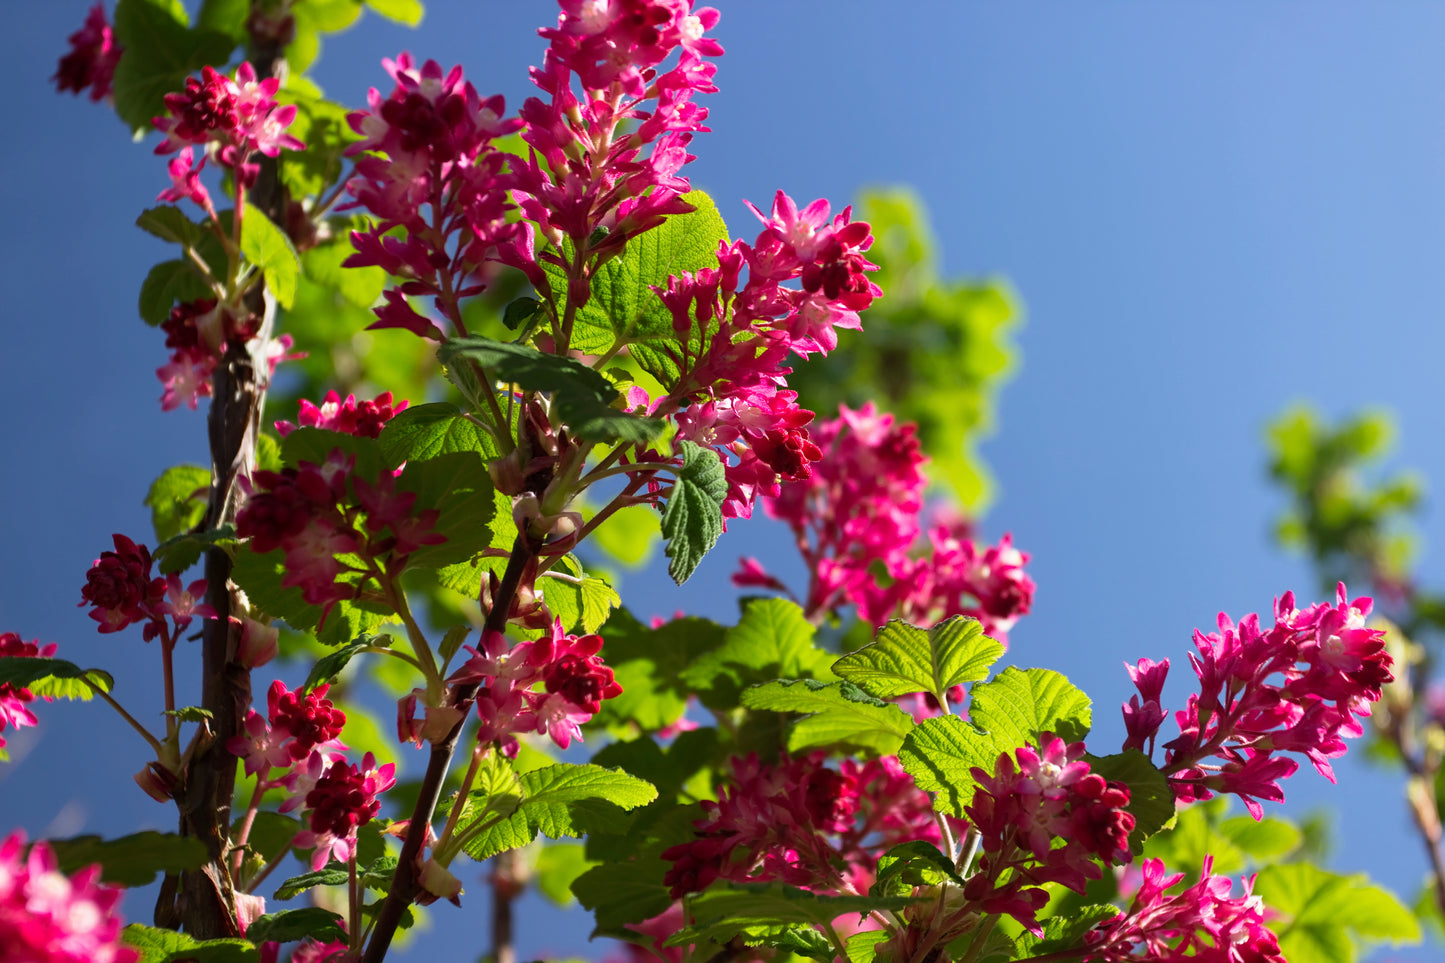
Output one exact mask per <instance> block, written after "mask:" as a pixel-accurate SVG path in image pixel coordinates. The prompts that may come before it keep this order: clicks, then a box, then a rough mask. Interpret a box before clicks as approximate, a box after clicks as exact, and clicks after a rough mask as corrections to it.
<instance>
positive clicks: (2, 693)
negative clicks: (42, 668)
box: [0, 632, 56, 759]
mask: <svg viewBox="0 0 1445 963" xmlns="http://www.w3.org/2000/svg"><path fill="white" fill-rule="evenodd" d="M55 649H56V645H55V643H54V642H52V643H50V644H49V645H46V646H41V645H40V643H39V642H26V641H23V640H22V639H21V638H20V636H19V635H18V634H17V633H15V632H0V659H48V658H50V657H51V656H53V655H55ZM34 701H35V693H33V692H31V691H30V690H29V689H27V688H25V687H23V686H16V685H12V684H11V683H9V682H0V733H3V732H4V731H5V730H6V729H7V728H10V729H27V728H29V727H30V726H34V725H38V724H39V722H38V720H37V719H36V718H35V714H34V713H33V712H31V711H30V703H32V702H34ZM4 749H5V737H4V736H3V735H0V759H3V758H4Z"/></svg>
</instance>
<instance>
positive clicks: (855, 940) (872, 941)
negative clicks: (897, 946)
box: [847, 930, 888, 963]
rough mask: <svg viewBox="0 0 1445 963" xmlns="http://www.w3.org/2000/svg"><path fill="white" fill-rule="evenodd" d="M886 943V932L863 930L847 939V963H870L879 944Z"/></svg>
mask: <svg viewBox="0 0 1445 963" xmlns="http://www.w3.org/2000/svg"><path fill="white" fill-rule="evenodd" d="M887 941H888V931H887V930H864V931H863V932H861V933H854V934H853V935H852V936H850V937H848V942H847V949H848V963H872V960H873V958H874V956H875V955H876V954H877V948H878V944H879V943H886V942H887Z"/></svg>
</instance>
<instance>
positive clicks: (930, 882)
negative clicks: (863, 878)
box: [868, 839, 963, 896]
mask: <svg viewBox="0 0 1445 963" xmlns="http://www.w3.org/2000/svg"><path fill="white" fill-rule="evenodd" d="M945 881H948V882H953V883H956V884H958V885H959V886H962V885H963V879H962V878H961V877H960V876H959V875H958V869H957V867H955V866H954V864H953V860H951V859H949V858H948V856H946V855H945V854H944V853H943V852H942V851H941V850H940V849H939V848H938V847H937V846H935V845H933V844H932V843H930V842H925V841H924V840H921V839H915V840H913V841H912V842H908V843H903V844H901V845H898V846H894V847H893V848H892V849H890V850H888V852H886V853H884V854H883V855H882V856H880V857H878V873H877V875H876V876H875V877H874V880H873V885H872V887H870V888H869V890H868V895H869V896H911V895H912V894H913V889H914V887H916V886H937V885H938V884H940V883H943V882H945Z"/></svg>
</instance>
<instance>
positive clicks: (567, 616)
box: [537, 576, 622, 635]
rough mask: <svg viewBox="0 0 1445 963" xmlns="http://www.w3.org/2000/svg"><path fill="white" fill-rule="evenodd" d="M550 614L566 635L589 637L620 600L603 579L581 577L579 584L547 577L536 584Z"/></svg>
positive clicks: (605, 619) (600, 625)
mask: <svg viewBox="0 0 1445 963" xmlns="http://www.w3.org/2000/svg"><path fill="white" fill-rule="evenodd" d="M537 585H538V587H539V588H540V589H541V592H542V598H543V599H544V600H545V601H546V603H547V607H548V608H549V609H551V610H552V614H553V615H555V616H556V617H557V618H559V619H561V620H562V628H563V629H565V630H566V631H568V632H579V633H581V634H583V635H592V634H595V633H596V632H597V630H598V629H599V628H601V627H602V624H603V623H604V622H606V621H607V618H608V616H610V615H611V614H612V610H613V609H615V608H616V607H617V606H618V605H620V604H621V603H622V598H621V596H619V595H618V594H617V592H616V591H615V590H614V589H613V588H612V586H610V585H608V584H607V582H606V580H605V579H600V578H594V577H592V576H585V577H583V578H582V580H581V581H580V582H573V581H571V580H569V579H561V578H556V577H548V578H544V579H539V580H538V582H537Z"/></svg>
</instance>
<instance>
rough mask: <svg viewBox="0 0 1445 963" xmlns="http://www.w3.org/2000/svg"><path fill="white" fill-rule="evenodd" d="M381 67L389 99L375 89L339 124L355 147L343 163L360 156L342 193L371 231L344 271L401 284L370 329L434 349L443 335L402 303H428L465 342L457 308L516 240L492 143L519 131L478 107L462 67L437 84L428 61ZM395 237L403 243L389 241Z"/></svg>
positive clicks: (362, 234) (488, 107)
mask: <svg viewBox="0 0 1445 963" xmlns="http://www.w3.org/2000/svg"><path fill="white" fill-rule="evenodd" d="M382 65H383V66H384V67H385V68H386V71H387V73H389V74H391V76H392V79H393V80H395V81H396V89H395V90H393V91H392V93H391V95H390V96H389V97H387V98H386V99H385V100H383V99H382V96H381V94H380V92H379V91H377V90H376V88H374V87H373V88H372V89H371V92H370V93H369V94H368V95H367V106H368V108H369V109H368V110H362V111H357V112H355V113H352V114H350V115H348V117H347V121H348V123H350V124H351V126H352V128H353V129H354V130H355V131H356V132H357V133H358V134H360V135H361V138H362V139H361V140H360V141H358V142H356V143H355V144H352V145H351V146H350V147H348V148H347V153H348V154H358V153H362V152H366V153H365V156H363V157H362V158H361V159H359V160H358V161H357V162H356V173H355V176H354V177H353V178H352V179H351V181H350V182H349V183H348V185H347V190H348V191H349V192H350V193H351V196H352V197H353V198H354V201H353V202H352V203H351V204H350V205H349V206H351V207H358V206H359V207H365V208H366V209H367V210H368V211H370V212H371V213H372V214H374V215H375V216H376V217H377V222H376V223H375V224H374V225H372V226H371V227H370V228H369V229H367V230H365V231H353V232H352V234H351V243H352V245H353V246H354V247H355V248H356V253H355V254H353V255H352V256H351V257H350V258H348V259H347V261H346V266H348V267H363V266H369V265H375V266H378V267H381V268H384V269H385V270H386V271H387V273H389V274H394V275H397V276H398V277H402V278H405V279H406V281H405V283H404V284H402V285H401V287H400V288H399V289H392V290H389V291H387V292H386V294H385V298H386V303H385V304H384V305H383V306H382V307H379V308H377V309H376V314H377V318H378V320H377V322H376V323H375V324H373V325H372V327H374V328H405V329H407V330H408V331H411V332H413V333H415V334H417V335H420V336H421V337H424V338H432V339H434V340H441V338H442V333H441V329H439V328H438V327H437V326H436V324H435V323H434V322H433V321H432V320H431V319H429V318H427V317H425V316H424V315H422V314H420V313H418V312H417V311H416V310H415V309H413V308H412V307H411V306H410V305H409V304H408V303H407V301H406V297H407V296H413V297H424V296H429V297H433V298H435V299H436V305H437V308H438V310H439V311H440V312H441V313H442V314H443V316H445V317H447V318H448V319H450V320H451V321H452V323H453V324H454V325H456V326H457V329H458V333H460V334H465V333H466V330H465V326H464V325H463V324H462V321H461V313H460V309H459V308H458V301H459V300H460V299H461V298H464V297H469V296H471V295H475V294H478V293H480V292H481V291H482V289H483V287H485V285H484V283H482V281H481V279H480V278H479V277H478V272H479V271H480V270H481V269H482V267H483V264H484V262H485V261H486V260H487V258H488V257H489V256H490V255H491V253H492V251H493V250H494V248H495V246H496V245H497V244H498V243H499V242H501V241H504V240H506V239H508V238H510V237H512V236H513V235H514V234H516V233H517V230H518V229H517V228H516V226H515V225H512V224H508V223H507V211H508V210H510V209H511V207H512V205H510V204H509V203H507V186H508V185H507V181H506V178H505V177H504V175H503V170H502V169H503V167H504V166H505V164H506V156H507V155H505V154H503V153H502V152H500V151H498V150H497V149H496V148H495V147H494V146H493V145H492V141H493V140H494V139H495V138H497V137H501V136H503V135H505V134H509V133H512V132H513V131H516V130H517V129H518V128H520V127H521V126H522V122H521V121H520V120H517V119H516V118H512V119H509V120H508V119H503V116H502V115H503V114H504V113H505V112H506V103H505V101H504V100H503V99H502V97H501V96H500V95H498V96H495V97H489V98H487V99H486V100H482V99H481V97H479V96H478V95H477V91H476V89H475V88H474V87H473V86H472V85H471V84H470V83H469V82H467V81H466V80H464V79H463V77H462V68H461V67H453V68H452V70H451V71H450V72H449V73H447V74H446V75H445V76H443V74H442V68H441V65H440V64H438V63H437V62H436V61H434V60H428V61H427V62H426V63H425V64H423V65H422V66H421V68H420V69H417V68H416V66H415V64H414V63H413V61H412V59H411V55H410V54H406V53H402V54H400V55H399V56H398V57H397V58H396V60H395V61H392V60H383V61H382ZM398 227H401V228H405V234H404V236H401V237H397V236H395V235H396V230H395V229H396V228H398Z"/></svg>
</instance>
